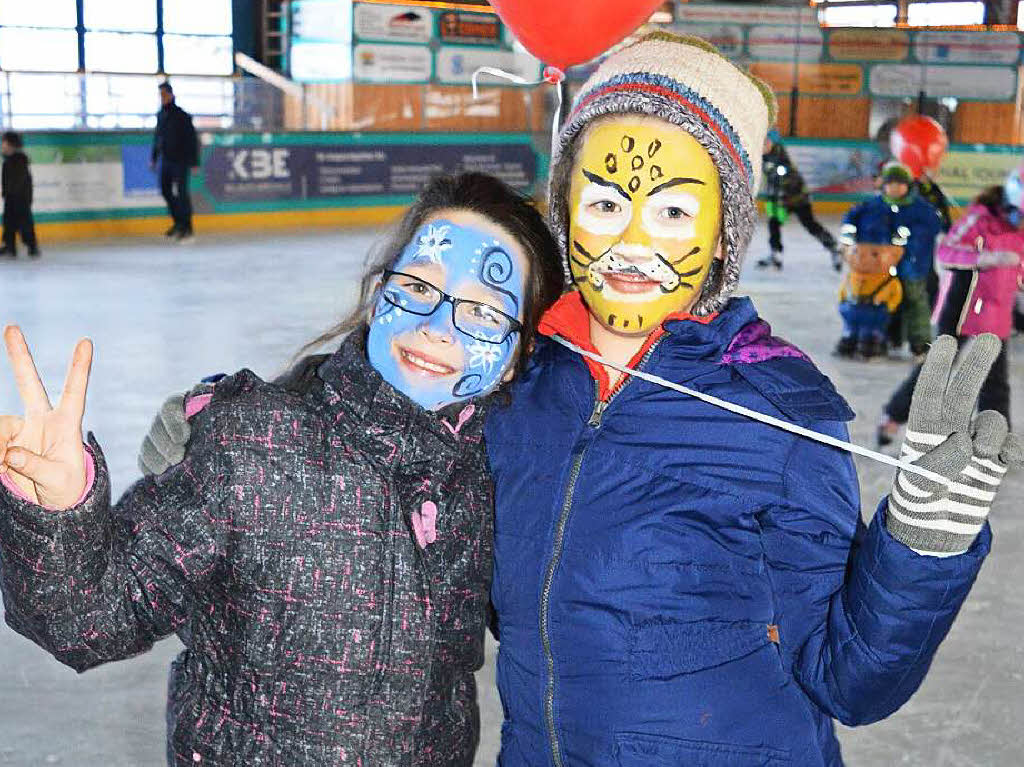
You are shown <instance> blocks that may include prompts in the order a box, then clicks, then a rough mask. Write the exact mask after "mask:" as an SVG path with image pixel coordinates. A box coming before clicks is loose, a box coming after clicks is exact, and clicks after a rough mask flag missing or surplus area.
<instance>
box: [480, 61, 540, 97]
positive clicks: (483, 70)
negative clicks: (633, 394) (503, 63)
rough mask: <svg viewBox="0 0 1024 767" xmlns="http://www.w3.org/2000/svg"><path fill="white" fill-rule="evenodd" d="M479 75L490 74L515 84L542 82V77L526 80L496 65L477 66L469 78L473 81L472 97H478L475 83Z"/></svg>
mask: <svg viewBox="0 0 1024 767" xmlns="http://www.w3.org/2000/svg"><path fill="white" fill-rule="evenodd" d="M480 75H492V76H493V77H500V78H502V79H503V80H511V81H512V82H514V83H515V84H516V85H540V84H541V83H542V82H544V79H543V78H541V79H540V80H527V79H526V78H525V77H523V76H522V75H517V74H514V73H512V72H506V71H505V70H504V69H498V68H497V67H477V68H476V69H475V70H474V71H473V77H472V78H471V79H470V82H472V83H473V98H474V99H476V98H479V97H480V96H479V94H478V93H477V84H476V81H477V78H478V77H479V76H480Z"/></svg>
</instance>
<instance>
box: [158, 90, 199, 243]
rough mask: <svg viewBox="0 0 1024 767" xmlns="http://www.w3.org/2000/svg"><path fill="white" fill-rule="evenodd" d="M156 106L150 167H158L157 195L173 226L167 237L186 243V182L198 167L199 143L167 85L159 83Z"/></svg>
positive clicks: (188, 207)
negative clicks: (163, 200) (165, 205)
mask: <svg viewBox="0 0 1024 767" xmlns="http://www.w3.org/2000/svg"><path fill="white" fill-rule="evenodd" d="M160 103H161V104H162V105H163V106H161V108H160V111H159V112H157V116H156V133H155V134H154V135H153V153H152V165H153V167H154V168H156V167H157V163H159V166H160V192H161V193H162V194H163V196H164V199H165V200H166V201H167V209H168V211H170V214H171V218H172V219H174V224H173V225H172V226H171V228H170V229H168V230H167V232H166V234H167V236H168V237H174V238H176V239H178V240H187V239H189V238H191V237H192V199H191V198H190V197H189V194H188V179H189V174H190V173H191V170H192V168H197V167H199V142H198V140H197V139H196V129H195V127H194V126H193V125H192V115H190V114H189V113H188V112H186V111H185V110H184V109H182V108H181V107H179V106H178V105H177V104H176V103H175V101H174V90H173V89H172V88H171V84H170V83H167V82H164V83H160Z"/></svg>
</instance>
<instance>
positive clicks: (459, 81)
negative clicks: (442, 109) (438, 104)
mask: <svg viewBox="0 0 1024 767" xmlns="http://www.w3.org/2000/svg"><path fill="white" fill-rule="evenodd" d="M434 61H435V65H434V77H435V78H436V80H437V82H439V83H444V84H446V85H469V83H471V82H472V81H473V72H475V71H476V70H477V69H478V68H479V67H496V68H498V69H502V70H504V71H506V72H509V73H510V74H515V75H519V76H520V77H524V78H526V79H527V80H538V79H540V70H541V65H540V61H538V60H537V59H536V58H534V57H533V56H531V55H530V54H528V53H520V52H518V51H503V50H494V49H492V48H481V47H479V46H461V45H446V46H444V47H443V48H441V50H439V51H438V52H437V55H436V57H435V59H434ZM480 82H481V83H484V84H486V85H488V86H494V85H508V84H509V83H508V81H507V80H499V79H497V78H494V77H490V76H485V77H482V78H480Z"/></svg>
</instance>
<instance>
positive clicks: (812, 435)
mask: <svg viewBox="0 0 1024 767" xmlns="http://www.w3.org/2000/svg"><path fill="white" fill-rule="evenodd" d="M554 339H555V340H556V341H558V343H560V344H561V345H562V346H564V347H565V348H567V349H571V350H572V351H574V352H576V353H577V354H580V355H582V356H584V357H587V358H588V359H592V360H594V361H595V362H599V363H601V364H602V365H606V366H607V367H610V368H612V370H618V371H619V372H620V373H625V374H626V375H631V376H633V377H635V378H641V379H643V380H644V381H650V382H651V383H655V384H658V385H659V386H664V387H665V388H666V389H672V390H673V391H677V392H679V393H681V394H688V395H689V396H691V397H696V398H697V399H699V400H702V401H703V402H707V403H708V404H710V405H714V406H715V407H720V408H723V409H725V410H729V411H732V412H733V413H739V414H740V415H743V416H746V417H747V418H752V419H754V420H755V421H760V422H761V423H766V424H768V425H769V426H775V427H777V428H779V429H783V430H784V431H788V432H791V433H793V434H798V435H800V436H801V437H807V438H808V439H813V440H815V441H816V442H821V443H823V444H826V445H831V446H832V447H837V448H839V449H840V450H845V451H847V452H849V453H854V454H856V455H861V456H864V457H865V458H870V459H871V460H873V461H878V462H879V463H884V464H887V465H889V466H894V467H896V468H898V469H902V470H903V471H907V472H910V473H911V474H917V475H918V476H920V477H924V478H926V479H930V480H931V481H933V482H938V483H939V484H941V485H943V486H945V487H947V488H951V487H952V486H953V484H954V483H953V480H951V479H947V478H946V477H943V476H942V475H940V474H936V473H935V472H933V471H929V470H928V469H922V468H921V467H920V466H916V465H914V464H912V463H909V462H908V461H901V460H899V459H898V458H893V457H892V456H891V455H886V454H885V453H879V452H876V451H874V450H869V449H868V448H866V447H861V446H860V445H855V444H853V443H852V442H844V441H843V440H841V439H836V438H835V437H831V436H829V435H828V434H822V433H820V432H817V431H813V430H811V429H805V428H804V427H803V426H797V425H796V424H794V423H789V422H788V421H783V420H781V419H779V418H775V417H774V416H770V415H766V414H764V413H759V412H757V411H756V410H751V409H750V408H747V407H744V406H743V405H737V404H734V403H732V402H726V401H725V400H723V399H719V398H718V397H713V396H712V395H710V394H704V393H703V392H699V391H696V390H695V389H690V388H688V387H686V386H683V385H681V384H677V383H673V382H672V381H666V380H665V379H664V378H661V377H659V376H656V375H651V374H650V373H645V372H643V371H642V370H634V369H633V368H629V367H626V366H625V365H619V364H617V363H615V362H611V361H610V360H607V359H605V358H604V357H602V356H601V355H600V354H594V353H593V352H588V351H587V350H586V349H581V348H580V347H578V346H576V345H575V344H573V343H570V342H569V341H566V340H565V339H564V338H562V337H561V336H554Z"/></svg>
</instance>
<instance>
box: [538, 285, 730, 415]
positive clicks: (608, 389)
mask: <svg viewBox="0 0 1024 767" xmlns="http://www.w3.org/2000/svg"><path fill="white" fill-rule="evenodd" d="M717 316H718V313H717V312H716V313H714V314H709V315H708V316H706V317H698V316H696V315H693V314H690V313H688V312H673V313H672V314H670V315H668V316H667V317H665V319H664V320H662V323H661V325H659V326H658V327H656V328H655V329H654V330H652V331H651V333H650V335H648V336H647V339H646V340H645V341H644V345H643V346H642V347H640V350H639V351H638V352H637V353H636V354H635V355H633V358H632V359H631V360H630V361H629V364H628V365H627V367H631V368H632V367H636V366H637V365H638V364H639V363H640V360H641V359H643V356H644V355H645V354H647V352H648V351H650V348H651V347H652V346H654V344H655V343H656V342H657V341H658V340H659V339H660V338H661V337H662V336H664V335H665V333H666V331H665V323H666V322H668V321H669V320H692V321H693V322H699V323H701V324H702V325H707V324H708V323H710V322H711V321H712V320H714V319H715V318H716V317H717ZM537 330H538V332H540V333H541V335H545V336H561V337H562V338H564V339H565V340H566V341H570V342H572V343H574V344H576V346H578V347H580V348H581V349H586V350H587V351H588V352H594V353H595V354H600V352H599V351H598V349H597V347H595V346H594V344H593V343H592V342H591V340H590V311H589V310H588V309H587V306H586V304H584V303H583V296H582V295H581V294H580V292H579V291H578V290H574V291H572V292H569V293H565V294H564V295H563V296H562V297H561V298H559V299H558V300H557V301H556V302H555V303H554V305H553V306H552V307H551V308H550V309H548V310H547V311H546V312H545V313H544V316H543V317H541V320H540V325H539V326H538V328H537ZM583 361H584V362H586V363H587V369H588V370H590V375H592V376H593V377H594V380H595V381H597V384H598V390H599V397H600V398H601V399H602V400H605V399H608V397H610V396H611V395H612V394H613V393H614V392H613V390H612V384H611V381H610V380H609V378H608V373H607V372H606V371H605V369H604V366H603V365H601V363H599V362H595V361H594V360H592V359H589V358H584V360H583ZM624 381H625V378H623V379H621V381H620V385H621V383H622V382H624Z"/></svg>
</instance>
